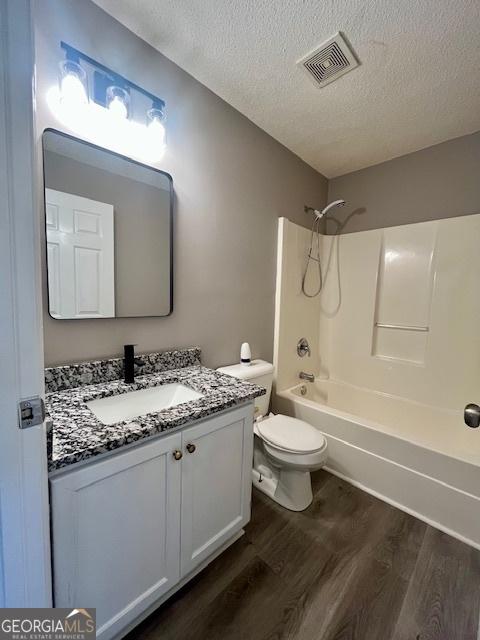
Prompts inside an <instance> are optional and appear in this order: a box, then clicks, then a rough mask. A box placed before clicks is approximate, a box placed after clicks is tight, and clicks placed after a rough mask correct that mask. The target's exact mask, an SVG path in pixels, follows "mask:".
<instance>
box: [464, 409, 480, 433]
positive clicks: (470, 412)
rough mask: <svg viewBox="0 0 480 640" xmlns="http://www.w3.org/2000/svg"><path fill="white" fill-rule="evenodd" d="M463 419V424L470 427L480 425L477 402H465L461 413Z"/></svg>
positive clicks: (479, 410)
mask: <svg viewBox="0 0 480 640" xmlns="http://www.w3.org/2000/svg"><path fill="white" fill-rule="evenodd" d="M463 419H464V420H465V424H466V425H467V426H469V427H472V429H476V428H477V427H479V426H480V407H479V406H478V404H473V403H471V404H467V406H466V407H465V411H464V413H463Z"/></svg>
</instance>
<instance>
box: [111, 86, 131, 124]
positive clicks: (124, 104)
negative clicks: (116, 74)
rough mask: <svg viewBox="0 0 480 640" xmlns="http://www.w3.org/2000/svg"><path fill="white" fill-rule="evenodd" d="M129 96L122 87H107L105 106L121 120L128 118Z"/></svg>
mask: <svg viewBox="0 0 480 640" xmlns="http://www.w3.org/2000/svg"><path fill="white" fill-rule="evenodd" d="M129 102H130V96H129V95H128V93H127V92H126V91H125V89H122V87H115V86H111V87H108V89H107V107H108V109H109V111H110V113H111V114H112V115H114V116H115V117H116V118H118V119H121V120H126V119H127V118H128V105H129Z"/></svg>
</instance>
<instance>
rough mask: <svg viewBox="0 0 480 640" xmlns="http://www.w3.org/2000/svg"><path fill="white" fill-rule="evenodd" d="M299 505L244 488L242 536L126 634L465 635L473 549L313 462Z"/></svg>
mask: <svg viewBox="0 0 480 640" xmlns="http://www.w3.org/2000/svg"><path fill="white" fill-rule="evenodd" d="M313 489H314V496H315V497H314V501H313V504H312V505H311V506H310V507H309V508H308V509H307V510H306V511H304V512H303V513H292V512H290V511H287V510H285V509H282V508H281V507H278V506H277V505H276V504H274V503H273V502H272V501H270V500H269V499H268V498H267V497H266V496H263V495H262V494H260V493H259V492H254V497H253V511H252V521H251V522H250V524H249V525H248V527H247V529H246V535H245V536H243V538H241V539H240V540H238V541H237V542H236V543H235V544H234V545H233V546H232V547H230V548H229V549H228V550H227V551H226V552H225V553H223V554H222V555H221V556H220V557H218V558H217V559H216V560H215V561H214V562H213V563H212V564H211V565H210V566H208V567H207V568H206V569H205V570H204V571H203V572H202V573H200V574H199V575H198V576H197V577H196V578H194V579H193V580H192V581H191V582H190V583H189V584H188V585H186V586H185V587H184V588H183V589H182V590H181V591H180V592H178V593H177V594H176V595H174V596H173V597H172V598H171V599H170V600H169V601H168V602H166V603H165V604H164V605H163V606H161V607H160V608H159V609H158V610H157V611H156V612H155V613H154V614H152V615H151V616H150V617H149V618H148V619H147V620H145V622H143V623H142V624H141V625H140V626H139V627H137V628H136V629H135V630H134V631H133V632H132V633H130V635H129V636H128V638H129V640H133V638H135V639H141V640H190V639H192V640H244V639H245V640H286V639H288V640H477V633H478V622H479V603H480V552H478V551H475V550H474V549H472V548H470V547H468V546H467V545H464V544H462V543H461V542H459V541H457V540H455V539H454V538H451V537H449V536H447V535H445V534H443V533H441V532H439V531H437V530H436V529H433V528H432V527H430V526H428V525H426V524H424V523H423V522H420V521H419V520H417V519H415V518H413V517H411V516H409V515H407V514H405V513H403V512H402V511H399V510H398V509H395V508H393V507H391V506H389V505H387V504H385V503H384V502H381V501H380V500H377V499H376V498H374V497H372V496H370V495H368V494H366V493H364V492H363V491H360V490H359V489H357V488H355V487H352V486H351V485H349V484H347V483H346V482H343V481H342V480H339V479H338V478H336V477H334V476H332V475H330V474H328V473H326V472H324V471H321V472H318V473H316V474H314V475H313Z"/></svg>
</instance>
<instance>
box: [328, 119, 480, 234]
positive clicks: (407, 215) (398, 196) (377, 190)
mask: <svg viewBox="0 0 480 640" xmlns="http://www.w3.org/2000/svg"><path fill="white" fill-rule="evenodd" d="M328 198H329V200H336V199H337V198H344V199H345V200H346V201H347V205H346V206H345V207H343V208H341V209H336V210H335V212H334V216H332V218H334V220H331V221H329V222H328V223H327V233H335V232H337V230H338V224H337V221H338V222H339V223H340V224H341V225H344V226H343V228H341V231H342V232H343V233H349V232H352V231H364V230H366V229H378V228H380V227H391V226H395V225H401V224H409V223H412V222H422V221H425V220H434V219H437V218H450V217H454V216H464V215H470V214H473V213H480V131H479V132H477V133H474V134H472V135H468V136H462V137H461V138H455V139H453V140H449V141H447V142H443V143H442V144H437V145H435V146H434V147H428V148H427V149H422V150H421V151H416V152H415V153H410V154H408V155H405V156H401V157H400V158H395V159H394V160H389V161H388V162H382V163H381V164H377V165H375V166H373V167H368V168H366V169H361V170H360V171H354V172H353V173H348V174H346V175H344V176H340V177H338V178H333V179H332V180H330V181H329V185H328ZM352 214H353V215H352Z"/></svg>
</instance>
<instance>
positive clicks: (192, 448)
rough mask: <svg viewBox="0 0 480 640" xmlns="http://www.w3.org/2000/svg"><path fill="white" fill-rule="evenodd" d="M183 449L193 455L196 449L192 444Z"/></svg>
mask: <svg viewBox="0 0 480 640" xmlns="http://www.w3.org/2000/svg"><path fill="white" fill-rule="evenodd" d="M185 448H186V450H187V451H188V453H193V452H194V451H195V449H196V448H197V447H196V446H195V445H194V444H193V442H189V443H188V444H187V446H186V447H185Z"/></svg>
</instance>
